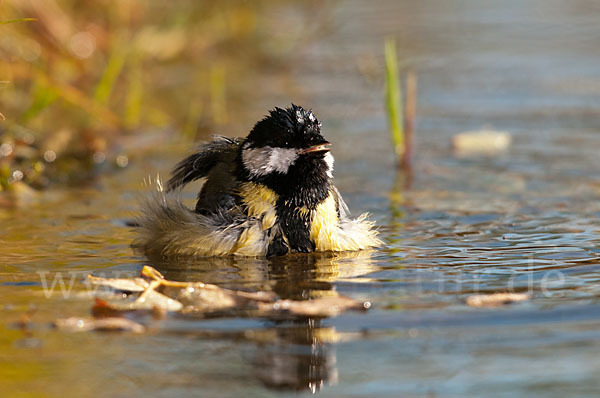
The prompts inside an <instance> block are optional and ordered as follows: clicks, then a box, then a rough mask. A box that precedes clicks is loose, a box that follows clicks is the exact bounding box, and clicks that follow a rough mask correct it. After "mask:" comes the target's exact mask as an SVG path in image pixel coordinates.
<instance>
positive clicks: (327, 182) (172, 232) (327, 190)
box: [137, 104, 381, 256]
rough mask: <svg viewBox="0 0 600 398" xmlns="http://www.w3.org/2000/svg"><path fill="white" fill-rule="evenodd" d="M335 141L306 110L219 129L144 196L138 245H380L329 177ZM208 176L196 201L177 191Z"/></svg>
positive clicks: (211, 249) (191, 248) (181, 249)
mask: <svg viewBox="0 0 600 398" xmlns="http://www.w3.org/2000/svg"><path fill="white" fill-rule="evenodd" d="M329 147H330V143H329V142H328V141H327V140H325V138H323V136H322V135H321V123H319V121H318V120H317V118H316V117H315V115H314V114H313V112H312V111H310V110H308V111H307V110H305V109H303V108H302V107H300V106H297V105H294V104H292V106H291V107H289V108H286V109H282V108H275V109H273V110H271V111H269V115H268V116H266V117H265V118H264V119H262V120H260V121H259V122H257V123H256V124H255V125H254V127H253V128H252V130H251V131H250V133H249V134H248V136H247V137H246V138H245V139H242V138H227V137H222V136H216V137H215V138H214V140H213V141H212V142H209V143H207V144H205V145H203V146H201V147H200V148H199V150H198V152H197V153H195V154H193V155H191V156H189V157H187V158H186V159H184V160H183V161H181V162H180V163H179V164H177V166H176V167H175V169H174V170H173V172H172V176H171V178H170V179H169V180H168V182H167V184H166V187H164V188H163V186H162V183H160V181H157V183H158V184H157V187H158V190H157V191H158V192H156V194H155V195H154V196H153V198H152V199H150V200H149V201H147V202H146V203H145V205H144V208H143V213H142V215H141V216H140V218H139V220H138V221H139V225H140V238H139V239H138V242H137V245H138V246H141V247H142V248H143V249H144V250H145V251H147V252H153V253H156V252H158V253H160V254H165V255H193V256H225V255H241V256H277V255H284V254H287V253H294V252H302V253H306V252H312V251H350V250H361V249H366V248H370V247H375V246H379V245H380V244H381V241H380V240H379V239H378V238H377V232H376V231H375V229H374V224H373V222H371V221H367V220H366V215H364V214H363V215H361V216H360V217H358V218H357V219H351V218H349V215H348V208H347V206H346V204H345V203H344V201H343V200H342V197H341V195H340V193H339V192H338V190H337V189H336V188H335V186H334V185H333V181H332V179H333V174H332V172H333V156H332V155H331V153H330V149H329ZM198 179H205V182H204V184H203V186H202V188H201V190H200V192H199V194H198V199H197V203H196V207H195V209H193V210H192V209H190V208H188V207H187V206H186V205H184V204H183V203H182V201H181V199H180V196H181V195H179V194H178V192H179V191H180V190H181V188H182V187H184V186H185V185H186V184H188V183H190V182H191V181H194V180H198Z"/></svg>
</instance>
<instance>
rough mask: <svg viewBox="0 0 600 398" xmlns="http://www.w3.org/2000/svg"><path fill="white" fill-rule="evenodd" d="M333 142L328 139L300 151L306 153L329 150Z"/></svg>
mask: <svg viewBox="0 0 600 398" xmlns="http://www.w3.org/2000/svg"><path fill="white" fill-rule="evenodd" d="M330 145H331V144H330V143H329V142H327V141H325V142H321V143H320V144H319V145H314V146H311V147H308V148H305V149H302V150H300V151H299V152H298V153H299V154H301V155H304V154H306V153H315V152H329V146H330Z"/></svg>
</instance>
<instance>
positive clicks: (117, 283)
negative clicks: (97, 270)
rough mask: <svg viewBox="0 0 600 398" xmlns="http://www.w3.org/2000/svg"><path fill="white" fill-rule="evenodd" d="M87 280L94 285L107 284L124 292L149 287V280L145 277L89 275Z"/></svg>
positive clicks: (137, 290) (138, 290)
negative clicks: (127, 277) (128, 277)
mask: <svg viewBox="0 0 600 398" xmlns="http://www.w3.org/2000/svg"><path fill="white" fill-rule="evenodd" d="M87 280H88V281H89V282H90V283H91V284H93V285H100V286H107V287H110V288H112V289H115V290H120V291H123V292H143V291H144V290H146V289H147V288H148V285H149V284H148V281H146V280H145V279H143V278H133V279H126V278H101V277H98V276H93V275H88V276H87Z"/></svg>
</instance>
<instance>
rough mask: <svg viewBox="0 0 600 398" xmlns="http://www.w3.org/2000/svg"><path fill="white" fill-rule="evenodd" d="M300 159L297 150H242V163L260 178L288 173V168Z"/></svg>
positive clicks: (269, 148) (265, 148) (268, 147)
mask: <svg viewBox="0 0 600 398" xmlns="http://www.w3.org/2000/svg"><path fill="white" fill-rule="evenodd" d="M296 159H298V152H297V151H296V149H287V148H272V147H270V146H266V147H264V148H252V149H244V150H242V162H243V163H244V167H246V169H247V170H248V171H249V172H250V174H252V175H254V176H256V177H260V176H264V175H267V174H270V173H273V172H279V173H282V174H285V173H287V171H288V168H289V167H290V166H291V165H293V164H294V162H295V161H296Z"/></svg>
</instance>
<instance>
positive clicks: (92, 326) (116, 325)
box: [54, 317, 146, 333]
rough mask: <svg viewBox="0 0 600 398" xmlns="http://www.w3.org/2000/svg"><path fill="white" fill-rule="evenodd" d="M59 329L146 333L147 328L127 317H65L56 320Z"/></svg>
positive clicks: (55, 323) (68, 330) (55, 324)
mask: <svg viewBox="0 0 600 398" xmlns="http://www.w3.org/2000/svg"><path fill="white" fill-rule="evenodd" d="M54 326H56V328H57V329H59V330H62V331H67V332H89V331H92V330H102V331H126V332H133V333H144V332H145V331H146V328H145V327H144V325H141V324H139V323H137V322H134V321H132V320H130V319H126V318H116V317H111V318H100V319H93V318H76V317H72V318H65V319H57V320H56V321H54Z"/></svg>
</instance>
